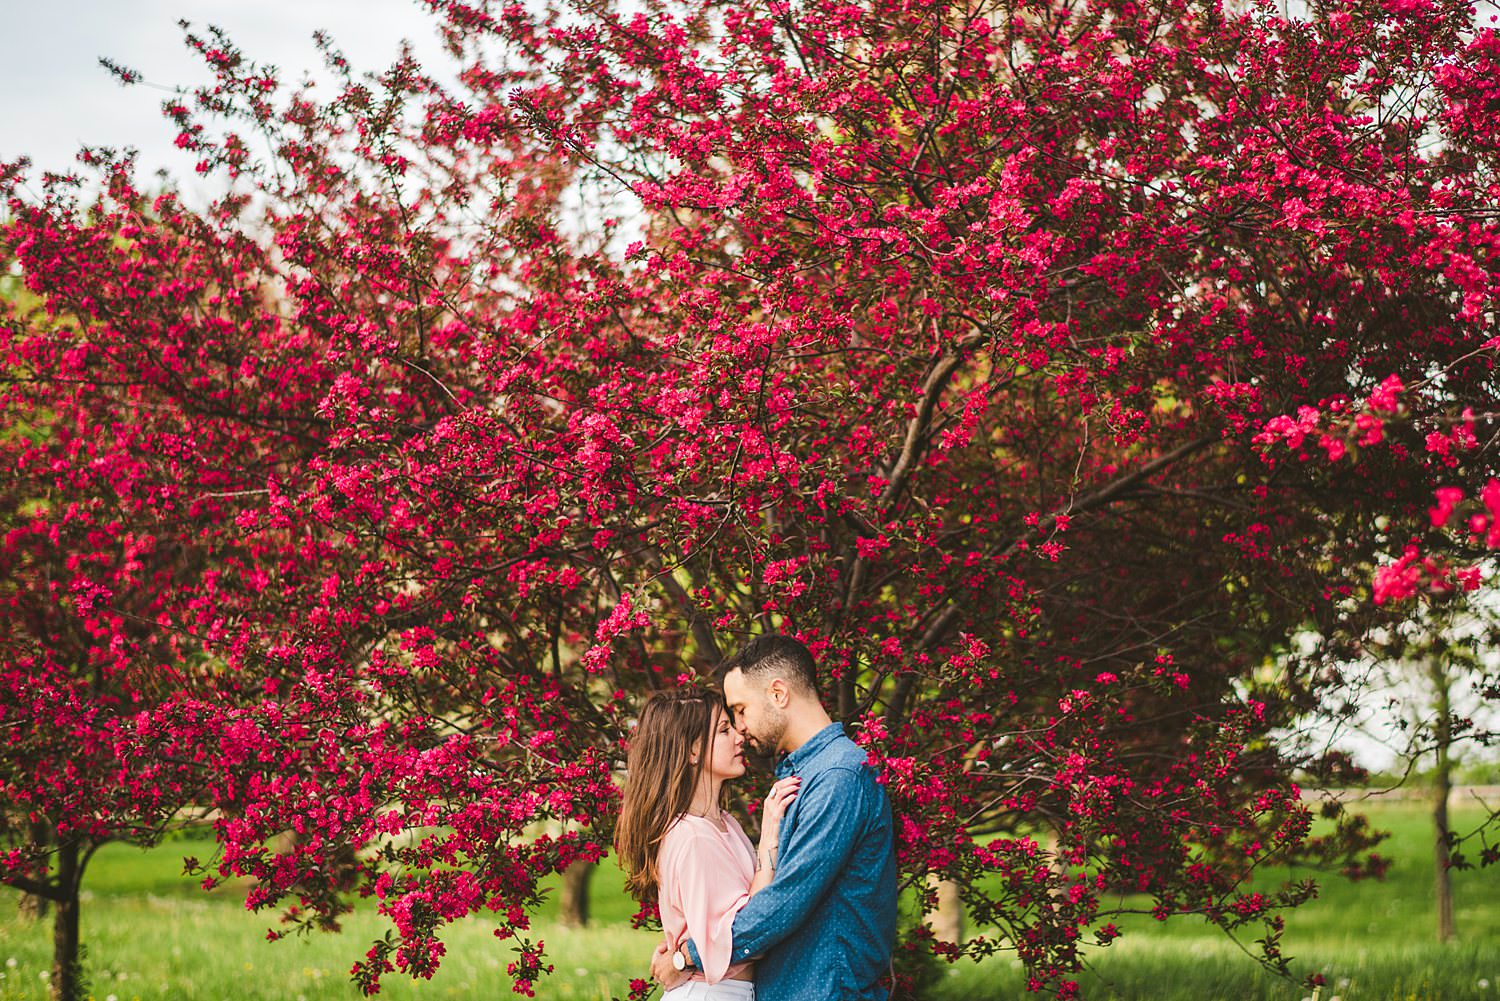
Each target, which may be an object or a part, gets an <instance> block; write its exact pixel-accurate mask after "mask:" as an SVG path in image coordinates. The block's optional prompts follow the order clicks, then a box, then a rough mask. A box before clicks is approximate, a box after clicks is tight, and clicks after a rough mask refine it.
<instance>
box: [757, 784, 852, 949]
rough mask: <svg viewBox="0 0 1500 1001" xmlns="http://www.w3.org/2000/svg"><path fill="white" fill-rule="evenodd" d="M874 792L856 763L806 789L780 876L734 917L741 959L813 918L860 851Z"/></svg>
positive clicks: (799, 799) (799, 801) (784, 849)
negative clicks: (857, 849) (857, 846)
mask: <svg viewBox="0 0 1500 1001" xmlns="http://www.w3.org/2000/svg"><path fill="white" fill-rule="evenodd" d="M869 795H870V793H869V789H868V782H867V781H865V779H864V777H862V776H861V775H860V774H859V773H858V771H856V770H854V769H850V768H830V769H828V770H827V771H824V772H820V773H819V774H818V775H817V776H816V777H815V778H813V779H812V780H811V781H809V782H808V784H807V785H805V786H804V787H803V788H802V789H801V791H800V792H799V793H798V794H797V802H796V804H795V807H796V810H797V823H796V825H795V826H794V827H793V828H792V829H791V831H789V832H788V834H787V838H786V840H785V842H784V843H783V844H782V847H781V860H780V865H778V866H777V869H776V875H775V877H773V878H772V880H771V882H770V884H769V885H768V886H766V887H765V888H764V889H763V890H761V891H760V892H759V893H757V894H756V895H755V896H753V897H751V898H750V899H749V902H748V903H746V904H745V905H744V906H743V907H742V908H740V910H739V913H738V914H737V916H736V917H735V918H734V924H733V929H734V954H733V957H732V958H733V959H734V961H735V962H743V961H744V960H747V959H749V958H750V957H752V956H758V955H760V954H762V953H764V952H765V951H766V950H767V949H769V948H771V947H772V946H774V945H776V943H778V942H780V941H781V940H782V939H784V938H786V937H787V936H788V935H790V934H791V933H792V932H794V931H796V930H797V928H798V927H799V926H800V925H801V924H802V922H803V921H805V920H807V917H808V915H809V914H811V913H812V910H813V908H814V907H816V906H817V904H818V902H819V901H821V900H822V899H823V897H824V895H825V894H826V893H827V892H828V889H829V887H830V886H832V885H833V881H834V879H836V878H837V877H838V874H839V872H840V871H842V870H843V868H844V864H845V863H846V862H847V861H848V859H849V856H850V854H851V853H852V852H853V851H854V845H855V842H856V841H857V840H858V838H859V834H860V831H861V829H862V828H863V827H864V821H865V818H866V817H867V816H868V814H869V810H870V804H869V803H868V802H867V800H868V799H869Z"/></svg>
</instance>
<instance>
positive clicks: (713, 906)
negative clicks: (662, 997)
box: [656, 813, 755, 984]
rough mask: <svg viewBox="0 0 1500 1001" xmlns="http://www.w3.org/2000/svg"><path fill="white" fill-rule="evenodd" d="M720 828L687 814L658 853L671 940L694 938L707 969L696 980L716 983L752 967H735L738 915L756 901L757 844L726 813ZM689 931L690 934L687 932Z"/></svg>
mask: <svg viewBox="0 0 1500 1001" xmlns="http://www.w3.org/2000/svg"><path fill="white" fill-rule="evenodd" d="M722 816H723V818H724V826H723V827H720V826H719V825H718V824H716V823H714V822H713V821H712V820H709V819H707V818H706V817H695V816H693V815H692V814H683V815H682V816H681V817H678V818H677V821H676V822H675V823H673V825H672V826H671V827H669V828H668V829H667V833H666V836H665V837H663V838H662V842H661V851H660V854H659V855H658V856H657V872H658V874H659V876H660V886H659V888H658V891H657V898H656V902H657V905H658V907H660V909H661V924H662V930H663V931H665V932H666V935H667V941H669V942H676V941H678V940H680V939H682V938H691V939H692V940H693V945H694V947H696V948H697V950H698V959H699V961H700V962H701V963H702V973H701V974H697V975H695V977H694V979H702V980H706V981H707V982H708V983H711V984H716V983H718V982H719V981H720V980H723V979H725V978H726V977H729V976H731V975H733V974H737V973H741V972H743V971H745V970H747V969H749V968H750V965H751V964H749V963H736V964H735V965H733V966H730V965H729V954H730V952H731V950H732V948H733V944H734V941H733V940H734V935H733V931H732V929H733V926H734V916H735V915H736V914H738V913H739V912H740V908H741V907H744V906H745V902H746V901H748V900H749V899H750V881H751V880H753V879H754V878H755V848H754V846H752V845H751V844H750V839H749V838H747V837H746V836H745V832H744V831H743V830H742V829H741V828H740V825H739V822H738V821H737V820H735V819H734V818H733V817H731V816H730V815H729V814H727V813H726V814H723V815H722ZM684 930H686V932H687V934H686V936H684V935H683V931H684Z"/></svg>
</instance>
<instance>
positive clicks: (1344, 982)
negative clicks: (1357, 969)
mask: <svg viewBox="0 0 1500 1001" xmlns="http://www.w3.org/2000/svg"><path fill="white" fill-rule="evenodd" d="M1339 986H1340V987H1348V986H1349V978H1348V977H1339Z"/></svg>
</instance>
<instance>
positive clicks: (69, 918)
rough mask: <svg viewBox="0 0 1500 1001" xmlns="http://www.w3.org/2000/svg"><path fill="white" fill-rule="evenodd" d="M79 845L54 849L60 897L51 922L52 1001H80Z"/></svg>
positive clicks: (80, 870)
mask: <svg viewBox="0 0 1500 1001" xmlns="http://www.w3.org/2000/svg"><path fill="white" fill-rule="evenodd" d="M82 875H83V870H82V866H81V864H80V861H79V853H78V843H77V842H76V841H63V842H62V843H61V844H59V845H58V846H57V886H58V889H60V890H61V891H62V897H61V899H60V900H58V902H57V912H56V914H55V915H54V917H53V919H52V1001H80V998H81V997H82V990H81V988H82V986H83V983H82V979H83V978H82V977H81V975H80V974H81V970H80V968H79V962H78V958H79V940H78V904H79V901H78V891H79V888H80V886H81V884H82V879H81V876H82Z"/></svg>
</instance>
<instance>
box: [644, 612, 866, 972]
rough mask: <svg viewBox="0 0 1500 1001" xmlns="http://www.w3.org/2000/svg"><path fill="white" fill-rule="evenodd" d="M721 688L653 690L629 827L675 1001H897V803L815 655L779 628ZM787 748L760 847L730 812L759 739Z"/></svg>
mask: <svg viewBox="0 0 1500 1001" xmlns="http://www.w3.org/2000/svg"><path fill="white" fill-rule="evenodd" d="M715 679H716V680H717V682H718V683H719V685H720V686H721V689H722V694H721V693H720V692H713V691H706V690H703V689H680V690H675V691H670V692H662V693H660V694H658V695H655V696H653V697H652V698H651V699H650V701H648V702H647V703H646V706H645V708H644V709H643V710H642V712H641V718H640V723H639V725H638V726H637V728H636V732H635V735H634V736H633V737H632V739H631V744H630V754H629V758H628V767H629V772H630V774H629V779H628V781H627V783H626V787H625V801H624V806H623V808H622V810H621V814H620V823H619V826H618V828H617V831H616V834H615V851H616V853H617V855H618V857H619V859H620V864H621V865H622V866H624V867H625V870H626V872H627V874H628V878H627V880H626V887H627V888H628V889H629V890H630V892H631V893H632V894H633V895H634V896H635V897H636V899H637V900H640V901H641V902H642V903H646V902H649V901H652V900H654V901H656V902H657V904H658V906H659V908H660V911H661V919H662V929H663V931H664V933H665V936H666V940H665V941H664V942H662V943H661V944H660V945H658V946H657V948H656V952H655V954H654V955H653V957H652V963H651V973H652V976H654V977H655V978H656V979H657V980H658V981H660V982H661V984H662V986H663V987H664V988H666V994H665V995H664V996H663V999H662V1001H700V999H702V1001H709V999H712V1001H845V999H847V1001H883V999H884V998H885V997H886V989H885V988H884V987H882V986H881V983H880V981H881V978H882V977H883V976H884V975H885V974H886V973H887V971H888V969H889V966H890V957H891V946H892V943H893V941H894V939H895V934H896V859H895V851H894V846H893V843H892V827H891V808H890V804H889V803H888V802H887V800H886V796H885V789H884V788H883V787H882V786H881V785H880V783H879V782H877V781H876V778H875V772H874V770H873V769H871V768H870V766H869V765H868V764H867V763H866V757H865V753H864V752H863V751H861V750H860V749H859V748H858V747H857V746H856V745H855V744H854V742H853V741H851V740H850V739H849V738H848V737H846V736H845V735H844V731H843V728H842V727H841V726H840V725H839V724H837V723H834V722H833V720H832V719H831V718H830V717H829V715H828V712H827V711H826V710H825V709H824V708H823V705H822V703H821V702H820V701H819V699H818V691H817V674H816V666H815V664H814V663H813V658H812V654H811V653H810V652H809V651H808V649H807V648H806V647H805V646H803V645H802V644H801V643H799V642H797V641H796V640H793V639H790V638H788V637H784V636H774V635H773V636H763V637H761V638H759V639H757V640H754V641H752V642H751V643H750V644H748V645H747V646H745V647H744V648H743V649H742V650H740V651H739V652H738V653H736V654H735V655H734V656H733V657H731V658H730V659H729V660H727V661H725V662H724V663H723V664H721V665H720V666H719V668H718V670H717V671H716V672H715ZM747 740H748V741H749V742H750V744H751V746H752V747H754V748H756V749H758V750H760V751H763V752H766V753H773V754H776V755H779V756H780V758H779V761H778V762H777V765H776V776H777V781H776V784H775V785H774V786H772V787H771V792H770V793H769V794H768V795H767V796H766V800H765V803H764V804H763V806H762V808H761V824H760V826H761V830H760V844H759V847H758V848H757V847H755V846H752V844H751V842H750V839H749V838H748V837H747V836H746V835H745V832H744V831H743V830H742V829H741V828H740V825H739V823H738V822H737V821H736V820H735V819H734V817H733V816H731V815H730V814H729V812H728V811H726V810H725V809H723V803H724V786H725V783H726V782H728V781H730V780H733V779H736V778H738V777H739V776H741V775H743V774H744V773H745V756H744V743H745V741H747Z"/></svg>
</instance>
